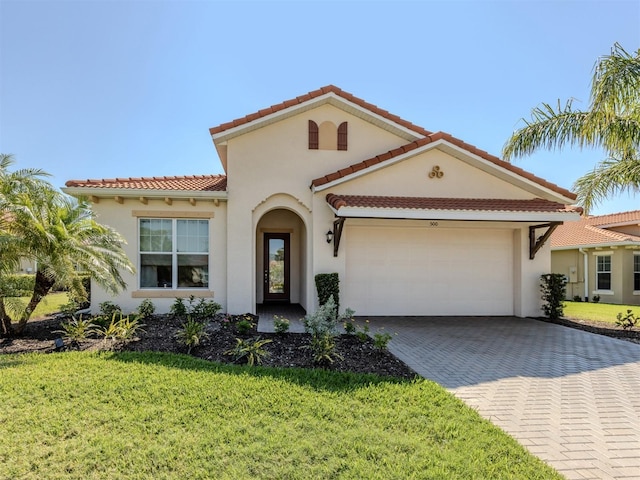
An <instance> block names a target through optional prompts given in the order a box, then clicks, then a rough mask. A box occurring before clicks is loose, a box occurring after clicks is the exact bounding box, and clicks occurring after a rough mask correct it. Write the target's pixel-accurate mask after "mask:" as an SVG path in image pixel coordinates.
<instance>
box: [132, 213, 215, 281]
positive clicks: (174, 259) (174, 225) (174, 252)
mask: <svg viewBox="0 0 640 480" xmlns="http://www.w3.org/2000/svg"><path fill="white" fill-rule="evenodd" d="M137 220H138V221H137V227H138V233H137V237H138V243H137V250H138V275H137V281H138V289H139V290H143V291H158V290H159V291H167V290H171V291H185V290H208V289H209V288H210V286H211V248H210V245H211V221H210V219H209V218H182V217H180V218H177V217H157V216H148V217H147V216H142V217H138V219H137ZM143 220H170V221H171V252H153V251H142V250H141V249H140V243H141V242H140V233H141V228H140V224H141V223H142V221H143ZM179 221H187V222H188V221H206V222H207V250H206V252H187V251H185V252H179V251H178V222H179ZM145 254H146V255H171V277H172V278H171V286H167V287H162V286H156V287H143V286H142V282H141V274H142V273H141V272H142V255H145ZM180 255H206V256H207V284H206V286H202V287H199V286H183V287H180V286H178V257H179V256H180Z"/></svg>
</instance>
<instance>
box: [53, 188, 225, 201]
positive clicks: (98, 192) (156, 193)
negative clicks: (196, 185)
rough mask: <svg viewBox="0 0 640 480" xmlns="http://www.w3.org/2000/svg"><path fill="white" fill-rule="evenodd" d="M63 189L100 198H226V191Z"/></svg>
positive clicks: (68, 192) (77, 195)
mask: <svg viewBox="0 0 640 480" xmlns="http://www.w3.org/2000/svg"><path fill="white" fill-rule="evenodd" d="M62 191H63V192H64V193H66V194H67V195H71V196H73V197H80V196H86V197H89V196H93V197H98V198H109V197H122V198H139V197H146V198H166V197H170V198H184V199H189V198H207V199H218V200H226V199H227V192H226V191H212V192H204V191H202V190H160V189H149V188H95V187H65V188H62Z"/></svg>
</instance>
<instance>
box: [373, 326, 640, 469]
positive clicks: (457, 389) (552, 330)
mask: <svg viewBox="0 0 640 480" xmlns="http://www.w3.org/2000/svg"><path fill="white" fill-rule="evenodd" d="M370 323H371V325H372V327H373V328H372V331H374V332H375V328H376V327H384V328H385V331H388V332H395V333H397V336H395V337H394V339H393V340H392V341H391V343H390V344H389V349H390V350H391V351H392V352H393V353H394V354H395V355H396V356H398V357H399V358H400V359H402V360H403V361H404V362H406V363H407V364H409V365H410V366H411V367H412V368H413V369H414V370H416V372H418V373H419V374H420V375H422V376H424V377H426V378H429V379H431V380H434V381H436V382H438V383H439V384H441V385H443V386H444V387H445V388H447V389H448V390H449V391H451V392H452V393H453V394H454V395H456V396H457V397H459V398H460V399H462V400H463V401H464V402H466V403H467V404H468V405H470V406H472V407H473V408H475V409H476V410H477V411H478V412H479V413H480V414H481V415H482V416H483V417H485V418H487V419H489V420H491V421H492V422H493V423H494V424H496V425H498V426H499V427H501V428H502V429H504V430H505V431H506V432H508V433H510V434H511V435H512V436H513V437H515V438H516V439H517V440H518V441H519V442H520V443H521V444H523V445H525V446H526V447H527V448H528V449H529V450H530V451H531V452H532V453H533V454H535V455H537V456H538V457H540V458H542V459H543V460H545V461H546V462H548V463H549V464H550V465H552V466H553V467H555V468H556V469H557V470H558V471H560V472H561V473H562V474H564V475H565V476H566V477H567V478H569V479H583V478H592V479H611V478H625V479H628V478H635V479H640V345H638V344H634V343H629V342H625V341H622V340H615V339H611V338H607V337H603V336H600V335H594V334H591V333H586V332H581V331H579V330H574V329H570V328H567V327H562V326H559V325H554V324H550V323H546V322H541V321H537V320H532V319H521V318H508V317H497V318H487V317H477V318H475V317H469V318H440V317H424V318H419V317H389V318H384V317H377V318H376V317H374V318H371V319H370Z"/></svg>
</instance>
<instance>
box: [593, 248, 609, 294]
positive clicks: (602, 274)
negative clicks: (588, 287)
mask: <svg viewBox="0 0 640 480" xmlns="http://www.w3.org/2000/svg"><path fill="white" fill-rule="evenodd" d="M596 290H611V255H598V256H597V257H596Z"/></svg>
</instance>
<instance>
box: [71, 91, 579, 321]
mask: <svg viewBox="0 0 640 480" xmlns="http://www.w3.org/2000/svg"><path fill="white" fill-rule="evenodd" d="M210 133H211V137H212V139H213V142H214V144H215V148H216V150H217V153H218V156H219V158H220V161H221V163H222V166H223V168H224V171H225V175H211V176H185V177H160V178H156V177H150V178H118V179H112V180H86V181H79V180H72V181H69V182H67V188H66V189H65V191H66V192H67V193H69V194H72V195H87V196H89V197H90V198H91V199H92V201H93V208H94V209H95V212H96V213H97V215H98V220H99V221H100V222H102V223H104V224H108V225H110V226H112V227H114V228H116V229H117V230H118V231H119V232H120V233H122V234H123V235H124V236H125V238H126V239H127V240H128V245H127V246H126V249H127V253H128V255H129V256H130V258H131V259H132V260H133V262H134V263H135V264H136V265H137V273H136V274H135V275H131V276H127V277H126V280H127V282H128V285H129V287H128V290H126V291H125V292H124V293H122V294H121V295H120V296H119V297H118V298H116V299H113V298H111V297H109V296H108V295H107V294H106V293H105V292H103V291H101V290H100V289H99V288H98V287H97V286H94V289H93V296H92V309H94V310H96V309H97V307H98V304H99V303H100V302H103V301H105V300H112V301H116V302H117V303H118V304H119V305H121V306H122V307H123V308H124V309H129V310H133V309H134V308H135V307H137V305H138V304H139V303H140V301H141V300H142V299H144V298H150V299H152V300H153V301H154V303H155V304H156V306H157V308H158V310H159V311H167V310H168V309H169V306H170V305H171V303H173V301H174V299H175V298H176V297H187V296H189V295H195V296H196V297H208V298H213V299H215V300H216V301H217V302H219V303H221V304H222V306H223V308H224V309H225V311H227V312H229V313H244V312H255V311H256V305H257V304H261V303H263V302H269V301H282V302H291V303H299V304H300V305H301V306H302V307H303V308H304V309H306V310H307V311H312V310H314V309H315V308H316V306H317V296H316V291H315V283H314V277H315V275H316V274H318V273H330V272H337V273H338V274H339V278H340V296H341V299H340V303H341V305H342V306H344V307H351V308H353V309H354V310H356V312H357V314H358V315H515V316H529V315H539V314H540V291H539V277H540V275H541V274H543V273H548V272H549V271H550V253H549V246H548V242H546V240H547V239H548V236H549V234H550V233H551V230H553V228H555V226H557V225H558V224H560V223H562V222H563V221H572V220H577V219H578V218H579V214H578V213H577V211H576V209H575V208H573V207H571V206H570V205H571V204H572V203H573V201H574V200H575V196H574V195H573V194H572V193H571V192H569V191H567V190H565V189H563V188H560V187H558V186H556V185H554V184H551V183H549V182H546V181H544V180H543V179H541V178H538V177H536V176H534V175H532V174H530V173H528V172H526V171H524V170H522V169H520V168H517V167H515V166H513V165H511V164H509V163H507V162H504V161H502V160H500V159H499V158H496V157H494V156H492V155H490V154H488V153H486V152H484V151H482V150H479V149H477V148H476V147H473V146H471V145H468V144H466V143H464V142H463V141H461V140H458V139H457V138H454V137H452V136H451V135H449V134H446V133H442V132H437V133H433V132H430V131H427V130H425V129H424V128H421V127H418V126H416V125H414V124H412V123H410V122H408V121H406V120H403V119H401V118H399V117H397V116H396V115H392V114H390V113H389V112H387V111H385V110H382V109H380V108H378V107H376V106H375V105H371V104H369V103H367V102H365V101H363V100H361V99H359V98H357V97H354V96H353V95H351V94H349V93H347V92H344V91H343V90H341V89H339V88H337V87H334V86H328V87H324V88H321V89H319V90H315V91H313V92H310V93H308V94H305V95H303V96H300V97H297V98H294V99H292V100H287V101H285V102H283V103H281V104H278V105H274V106H272V107H269V108H266V109H264V110H260V111H258V112H255V113H252V114H250V115H247V116H246V117H243V118H239V119H236V120H234V121H232V122H228V123H223V124H222V125H219V126H217V127H213V128H211V129H210ZM185 168H188V165H187V166H186V167H185Z"/></svg>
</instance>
